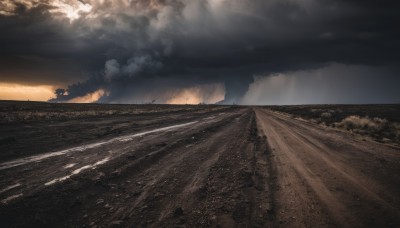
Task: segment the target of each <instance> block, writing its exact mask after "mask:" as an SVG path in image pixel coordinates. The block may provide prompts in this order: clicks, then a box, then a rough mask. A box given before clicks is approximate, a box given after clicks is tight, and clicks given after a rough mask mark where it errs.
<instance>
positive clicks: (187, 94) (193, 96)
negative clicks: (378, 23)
mask: <svg viewBox="0 0 400 228" xmlns="http://www.w3.org/2000/svg"><path fill="white" fill-rule="evenodd" d="M170 95H171V96H172V98H170V99H169V100H167V102H166V103H167V104H199V103H207V104H214V103H217V102H218V101H222V100H223V99H224V98H225V87H224V85H223V84H207V85H199V86H195V87H190V88H184V89H178V90H176V91H174V92H172V93H171V94H170Z"/></svg>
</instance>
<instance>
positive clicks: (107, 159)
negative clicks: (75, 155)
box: [44, 157, 110, 186]
mask: <svg viewBox="0 0 400 228" xmlns="http://www.w3.org/2000/svg"><path fill="white" fill-rule="evenodd" d="M109 160H110V157H106V158H104V159H102V160H100V161H98V162H96V163H94V164H92V165H85V166H82V167H81V168H79V169H76V170H74V171H72V172H71V174H70V175H67V176H63V177H60V178H56V179H53V180H51V181H49V182H46V183H45V184H44V185H46V186H48V185H52V184H55V183H57V182H62V181H65V180H67V179H69V178H71V177H72V176H74V175H77V174H79V173H80V172H82V171H83V170H86V169H90V168H92V169H95V168H96V167H97V166H98V165H102V164H104V163H106V162H108V161H109Z"/></svg>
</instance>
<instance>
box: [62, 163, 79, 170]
mask: <svg viewBox="0 0 400 228" xmlns="http://www.w3.org/2000/svg"><path fill="white" fill-rule="evenodd" d="M75 165H76V163H71V164H67V165H65V166H64V169H68V168H72V167H74V166H75Z"/></svg>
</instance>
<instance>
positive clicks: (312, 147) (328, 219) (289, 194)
mask: <svg viewBox="0 0 400 228" xmlns="http://www.w3.org/2000/svg"><path fill="white" fill-rule="evenodd" d="M256 114H257V122H258V124H259V129H260V130H261V131H262V132H263V133H264V134H265V135H266V136H267V138H268V142H269V145H270V148H271V150H272V156H273V159H272V163H271V164H272V165H273V166H274V169H275V175H276V176H274V178H276V182H275V187H274V203H275V204H274V205H275V206H276V207H275V209H276V211H275V215H276V220H275V224H276V225H282V226H290V227H291V226H294V227H299V226H304V227H330V226H332V227H337V226H341V227H398V226H399V225H400V223H399V221H400V175H399V174H400V151H399V150H398V149H392V148H389V147H386V146H383V145H381V144H377V143H371V142H365V141H357V140H355V139H353V138H352V137H351V136H350V135H348V134H346V133H343V132H338V131H334V130H332V129H327V128H323V127H320V126H318V125H315V124H311V123H308V122H304V121H300V120H295V119H292V118H290V117H289V116H286V115H283V114H278V113H275V112H272V111H268V110H265V109H257V110H256Z"/></svg>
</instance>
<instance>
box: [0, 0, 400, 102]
mask: <svg viewBox="0 0 400 228" xmlns="http://www.w3.org/2000/svg"><path fill="white" fill-rule="evenodd" d="M399 21H400V2H399V1H396V0H386V1H376V0H2V1H1V2H0V31H1V33H0V34H1V35H0V99H3V100H40V101H51V102H77V103H88V102H102V103H137V104H142V103H167V104H198V103H207V104H213V103H218V104H242V105H270V104H276V105H280V104H316V103H318V104H321V103H345V104H356V103H357V104H358V103H360V104H361V103H362V104H365V103H400V89H399V88H398V87H399V85H400V64H399V63H400V29H399V28H398V22H399Z"/></svg>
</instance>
